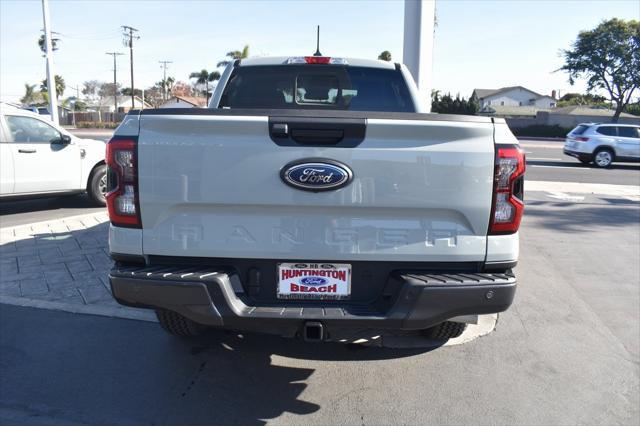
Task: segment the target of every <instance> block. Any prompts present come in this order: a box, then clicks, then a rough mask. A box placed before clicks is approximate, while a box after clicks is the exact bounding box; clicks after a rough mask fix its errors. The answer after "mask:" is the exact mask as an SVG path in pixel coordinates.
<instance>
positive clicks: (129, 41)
mask: <svg viewBox="0 0 640 426" xmlns="http://www.w3.org/2000/svg"><path fill="white" fill-rule="evenodd" d="M137 32H138V30H137V29H135V28H133V27H130V26H128V25H122V35H123V36H124V40H123V42H124V45H125V46H129V57H130V61H131V109H135V107H136V104H135V97H134V86H133V39H136V40H137V39H139V38H140V36H137V35H134V33H137Z"/></svg>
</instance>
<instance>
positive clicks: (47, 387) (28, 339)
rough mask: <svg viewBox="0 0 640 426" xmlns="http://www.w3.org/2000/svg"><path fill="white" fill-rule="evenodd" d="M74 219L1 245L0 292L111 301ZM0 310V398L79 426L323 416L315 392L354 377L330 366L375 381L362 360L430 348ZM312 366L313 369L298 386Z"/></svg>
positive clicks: (99, 247)
mask: <svg viewBox="0 0 640 426" xmlns="http://www.w3.org/2000/svg"><path fill="white" fill-rule="evenodd" d="M70 222H72V221H70ZM73 222H74V224H72V223H68V228H67V229H69V230H68V231H58V232H56V229H60V228H61V227H63V226H62V225H57V226H56V227H53V226H52V227H51V228H50V231H51V232H48V233H47V232H43V231H42V230H41V227H39V228H38V229H39V230H38V231H36V230H35V227H34V230H33V232H29V233H27V234H25V235H22V236H20V237H19V238H18V239H16V240H15V241H13V240H11V241H7V242H3V243H2V244H0V253H1V254H2V262H1V263H0V266H1V269H0V284H2V285H0V296H10V297H12V298H15V299H16V300H18V299H19V298H24V300H30V301H31V302H34V301H42V302H45V303H54V304H55V303H64V304H65V306H68V308H66V309H67V310H70V311H75V306H78V307H79V308H82V309H86V310H89V311H90V308H91V307H92V306H95V307H97V308H105V307H114V306H115V302H114V301H113V299H112V298H111V295H110V294H109V288H108V285H107V284H106V280H105V278H106V274H107V271H108V269H109V267H110V264H111V262H110V261H109V259H108V257H107V256H106V239H107V229H108V227H107V224H106V223H102V224H96V225H93V226H87V227H84V228H82V224H81V223H80V222H78V221H73ZM65 226H66V225H65ZM76 227H78V228H76ZM0 307H1V308H0V317H1V318H0V335H1V336H2V340H1V341H0V353H1V354H2V355H1V356H0V358H1V359H0V361H1V362H0V377H3V388H4V389H6V392H4V393H3V403H4V401H5V400H6V403H7V404H12V406H14V407H23V408H20V409H24V410H26V411H27V412H35V413H40V411H39V410H41V409H42V407H49V408H50V409H51V410H53V411H56V410H58V411H60V412H63V413H66V414H65V416H67V417H65V418H66V420H71V419H73V420H77V421H80V422H86V423H89V424H179V425H183V424H193V425H200V424H202V425H205V424H242V425H245V424H246V425H251V424H264V423H266V421H267V420H269V419H275V418H280V417H281V416H287V415H298V416H301V415H309V414H312V413H314V412H316V411H318V410H320V409H321V408H325V409H331V407H321V406H320V405H319V404H318V403H316V402H314V401H313V398H320V397H326V394H325V393H324V391H323V389H324V388H327V389H328V388H331V387H332V386H334V385H335V383H336V381H338V382H340V381H342V382H343V385H341V386H338V389H341V390H343V391H344V392H350V390H352V391H353V392H356V391H357V389H355V388H354V387H353V386H354V385H353V384H352V383H351V382H352V381H353V378H351V379H350V378H348V377H333V376H331V374H330V372H331V368H332V367H331V365H332V364H334V363H336V362H340V363H344V362H350V363H353V366H354V369H358V371H360V373H362V372H365V373H366V374H375V368H376V367H375V363H373V362H371V361H379V360H392V359H398V358H403V357H411V356H419V355H422V354H425V353H427V352H429V351H431V350H433V349H434V348H435V347H436V346H434V345H433V344H432V345H430V346H426V347H424V348H417V349H386V348H378V347H363V346H354V345H345V344H339V343H323V344H313V343H304V342H301V341H297V340H290V339H283V338H279V337H274V336H268V335H259V334H240V333H234V332H225V331H219V330H211V331H209V332H207V333H206V334H205V335H203V336H202V337H199V338H197V339H194V340H187V339H180V338H176V337H172V336H168V335H166V334H165V333H164V332H163V331H162V330H161V328H160V326H159V325H158V324H155V323H150V322H148V321H133V320H123V319H117V318H106V317H99V316H93V315H80V314H70V313H66V312H56V311H52V310H44V309H32V308H18V307H13V306H9V305H0ZM116 307H117V306H116ZM12 312H19V313H16V314H15V316H13V314H11V315H10V313H12ZM317 369H318V370H320V371H321V372H322V374H320V375H319V376H318V377H314V378H313V381H312V383H313V389H309V386H310V384H309V382H310V378H311V376H312V375H313V374H314V373H315V372H316V370H317ZM360 373H356V374H360ZM43 377H47V380H45V381H43V380H42V378H43ZM318 395H320V396H318ZM323 400H324V399H323ZM25 401H28V402H27V403H26V404H27V405H26V406H24V405H22V404H24V403H25ZM38 407H40V408H38ZM69 407H71V408H69ZM49 408H47V410H49ZM45 411H46V410H45ZM50 412H51V411H47V413H50ZM47 413H44V412H43V413H42V415H49V414H47Z"/></svg>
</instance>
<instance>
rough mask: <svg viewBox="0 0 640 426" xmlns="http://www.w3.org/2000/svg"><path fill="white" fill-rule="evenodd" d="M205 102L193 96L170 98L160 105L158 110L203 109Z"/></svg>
mask: <svg viewBox="0 0 640 426" xmlns="http://www.w3.org/2000/svg"><path fill="white" fill-rule="evenodd" d="M206 106H207V101H206V100H205V99H204V97H202V98H198V97H195V96H172V97H171V98H169V99H167V100H166V101H165V102H163V103H162V104H160V106H159V107H158V108H204V107H206Z"/></svg>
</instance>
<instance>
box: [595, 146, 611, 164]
mask: <svg viewBox="0 0 640 426" xmlns="http://www.w3.org/2000/svg"><path fill="white" fill-rule="evenodd" d="M614 158H615V155H614V154H613V151H612V150H611V149H609V148H600V149H598V150H597V151H596V152H595V153H594V154H593V164H595V165H596V167H600V168H601V169H606V168H607V167H609V166H611V163H613V160H614Z"/></svg>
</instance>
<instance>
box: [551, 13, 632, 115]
mask: <svg viewBox="0 0 640 426" xmlns="http://www.w3.org/2000/svg"><path fill="white" fill-rule="evenodd" d="M562 55H563V56H564V60H565V64H564V65H563V66H562V67H561V68H560V69H559V70H558V71H560V70H562V71H565V72H567V73H568V74H569V83H570V84H574V83H575V81H576V79H579V78H585V79H586V80H587V90H589V91H592V90H594V89H604V90H606V91H607V92H608V93H609V97H610V99H611V100H612V101H613V102H615V104H616V109H615V113H614V115H613V119H612V121H613V122H614V123H615V122H617V121H618V118H619V117H620V113H622V111H623V110H624V108H625V106H626V105H627V104H628V103H629V101H630V100H631V96H632V95H633V92H634V91H635V90H636V89H638V87H640V72H639V71H638V70H640V21H636V20H631V21H625V20H622V19H617V18H613V19H610V20H607V21H602V22H601V23H600V25H598V26H597V27H596V28H594V29H593V30H590V31H581V32H580V33H579V34H578V38H577V40H576V41H575V42H574V43H573V44H572V46H571V49H569V50H563V51H562Z"/></svg>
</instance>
